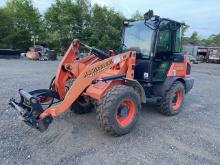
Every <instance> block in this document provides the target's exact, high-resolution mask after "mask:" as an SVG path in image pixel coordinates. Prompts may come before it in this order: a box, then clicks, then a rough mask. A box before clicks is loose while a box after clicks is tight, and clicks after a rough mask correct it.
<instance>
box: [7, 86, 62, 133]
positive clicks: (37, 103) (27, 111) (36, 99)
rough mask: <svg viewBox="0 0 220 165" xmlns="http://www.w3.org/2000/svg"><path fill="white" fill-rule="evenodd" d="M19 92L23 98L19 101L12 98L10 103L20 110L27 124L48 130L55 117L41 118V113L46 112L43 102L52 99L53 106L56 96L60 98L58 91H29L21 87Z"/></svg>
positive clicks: (41, 129) (41, 130)
mask: <svg viewBox="0 0 220 165" xmlns="http://www.w3.org/2000/svg"><path fill="white" fill-rule="evenodd" d="M19 94H20V98H21V99H20V102H19V103H18V102H16V101H15V99H13V98H12V99H10V101H9V105H11V106H12V107H13V108H14V109H15V110H17V111H18V112H19V114H20V115H21V116H22V119H23V121H24V122H25V123H26V124H27V125H29V126H31V127H32V128H35V129H37V130H39V131H40V132H44V131H45V130H47V128H48V127H49V125H50V124H51V123H52V121H53V118H52V117H51V116H47V117H45V118H44V119H40V118H39V116H40V114H41V113H43V112H44V109H43V104H42V102H45V101H46V99H47V100H48V98H49V99H50V100H51V104H50V105H49V106H51V105H52V104H53V100H54V98H56V99H59V96H58V95H57V93H56V92H55V91H52V90H49V89H42V90H35V91H32V92H29V93H28V92H26V91H24V90H22V89H20V90H19ZM42 100H44V101H42Z"/></svg>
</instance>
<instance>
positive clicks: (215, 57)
mask: <svg viewBox="0 0 220 165" xmlns="http://www.w3.org/2000/svg"><path fill="white" fill-rule="evenodd" d="M208 62H209V63H220V49H218V48H212V49H210V50H209V57H208Z"/></svg>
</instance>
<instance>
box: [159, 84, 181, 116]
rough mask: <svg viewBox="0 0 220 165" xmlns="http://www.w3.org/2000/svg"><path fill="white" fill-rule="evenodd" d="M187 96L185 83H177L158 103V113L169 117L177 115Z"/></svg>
mask: <svg viewBox="0 0 220 165" xmlns="http://www.w3.org/2000/svg"><path fill="white" fill-rule="evenodd" d="M184 96H185V88H184V85H183V83H181V82H180V81H176V82H174V83H173V85H172V86H171V88H170V89H169V90H168V91H167V92H166V94H165V96H164V97H163V98H162V100H161V101H160V102H159V103H158V107H157V109H158V111H159V112H160V113H162V114H164V115H167V116H174V115H177V114H178V113H179V112H180V110H181V107H182V103H183V100H184Z"/></svg>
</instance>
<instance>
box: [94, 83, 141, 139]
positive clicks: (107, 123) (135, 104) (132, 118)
mask: <svg viewBox="0 0 220 165" xmlns="http://www.w3.org/2000/svg"><path fill="white" fill-rule="evenodd" d="M140 109H141V103H140V99H139V97H138V94H137V93H136V92H135V90H134V89H133V88H132V87H129V86H125V85H120V86H115V87H113V88H111V89H110V90H108V91H107V92H106V93H105V95H104V96H103V97H102V99H101V100H100V101H99V102H98V104H97V108H96V113H97V120H98V122H99V124H100V126H101V128H103V129H104V131H105V132H107V133H108V134H111V135H113V136H121V135H124V134H127V133H129V132H130V131H131V129H132V128H133V127H134V126H135V124H136V122H137V119H138V114H139V110H140Z"/></svg>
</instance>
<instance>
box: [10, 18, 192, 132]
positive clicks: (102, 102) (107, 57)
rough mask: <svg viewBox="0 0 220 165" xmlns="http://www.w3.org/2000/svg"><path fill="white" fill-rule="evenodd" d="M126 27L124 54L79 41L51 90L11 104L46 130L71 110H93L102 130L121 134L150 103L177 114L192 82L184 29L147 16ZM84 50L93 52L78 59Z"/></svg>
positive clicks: (27, 94) (22, 93) (32, 123)
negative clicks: (103, 49) (142, 108)
mask: <svg viewBox="0 0 220 165" xmlns="http://www.w3.org/2000/svg"><path fill="white" fill-rule="evenodd" d="M123 25H124V28H123V41H122V53H120V54H115V53H114V52H113V51H109V52H108V53H105V52H103V51H101V50H99V49H97V48H95V47H90V46H88V45H85V44H83V43H80V41H79V40H77V39H75V40H73V42H72V43H71V45H70V47H69V49H68V50H67V52H66V54H65V56H64V57H63V59H62V60H61V62H60V64H59V66H58V68H57V72H56V75H55V77H54V78H53V79H52V81H51V84H50V87H49V89H40V90H35V91H31V92H26V91H24V90H22V89H21V90H19V94H20V98H21V100H20V102H16V101H15V99H13V98H12V99H11V100H10V105H11V106H12V107H14V108H15V109H16V110H17V111H18V112H19V113H20V114H21V116H22V117H23V120H24V122H25V123H26V124H28V125H29V126H31V127H33V128H35V129H37V130H39V131H41V132H43V131H45V130H46V129H47V128H48V126H49V125H50V124H51V122H52V120H53V118H54V117H56V116H58V115H60V114H62V113H64V112H66V111H68V110H69V109H71V111H73V112H74V113H77V114H82V113H87V112H90V111H91V110H92V109H95V110H96V113H97V120H98V122H99V124H100V126H101V128H103V130H104V131H105V132H107V133H109V134H111V135H114V136H120V135H124V134H127V133H128V132H129V131H131V130H132V128H133V127H134V125H135V123H136V122H137V120H138V116H139V112H140V110H141V105H142V104H143V103H146V102H147V101H149V100H151V101H152V100H155V102H156V104H157V109H158V110H159V112H160V113H162V114H165V115H168V116H172V115H176V114H178V113H179V112H180V110H181V105H182V103H183V100H184V97H185V94H186V93H187V92H189V91H190V90H191V89H192V87H193V83H194V80H193V78H192V77H191V65H190V61H189V58H188V57H187V56H184V55H183V54H182V53H181V52H180V50H181V29H182V27H183V26H184V25H183V24H182V23H179V22H176V21H174V20H170V19H166V18H160V17H159V16H149V15H148V14H145V19H144V20H138V21H133V20H126V21H124V22H123ZM80 46H83V47H85V48H88V49H89V50H90V51H89V53H88V54H87V55H86V56H83V57H82V56H80V53H79V52H80ZM45 105H47V106H45Z"/></svg>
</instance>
